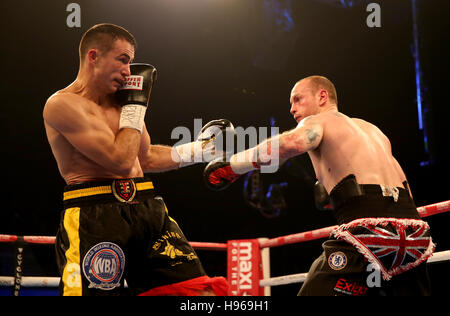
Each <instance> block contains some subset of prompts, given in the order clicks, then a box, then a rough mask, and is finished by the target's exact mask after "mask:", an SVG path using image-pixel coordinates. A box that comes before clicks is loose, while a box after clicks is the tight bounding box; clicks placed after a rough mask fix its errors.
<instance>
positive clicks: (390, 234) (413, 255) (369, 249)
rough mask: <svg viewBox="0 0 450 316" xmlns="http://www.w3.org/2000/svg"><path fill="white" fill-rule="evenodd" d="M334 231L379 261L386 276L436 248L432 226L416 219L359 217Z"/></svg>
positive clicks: (421, 259)
mask: <svg viewBox="0 0 450 316" xmlns="http://www.w3.org/2000/svg"><path fill="white" fill-rule="evenodd" d="M332 235H333V236H335V237H336V238H338V239H343V240H345V241H346V242H348V243H350V244H352V245H353V246H354V247H355V248H356V249H357V250H358V251H359V252H360V253H361V254H362V255H363V256H364V257H365V258H366V259H367V260H368V261H369V262H371V263H373V264H375V265H377V267H378V268H379V269H380V271H381V273H382V275H383V279H385V280H390V279H391V278H392V277H393V276H394V275H398V274H400V273H403V272H405V271H408V270H410V269H412V268H414V267H416V266H418V265H419V264H421V263H422V262H424V261H426V260H427V259H428V258H429V257H430V256H431V255H432V254H433V251H434V248H435V244H434V243H433V242H432V240H431V235H430V227H429V226H428V224H427V223H426V222H424V221H422V220H416V219H397V218H363V219H357V220H354V221H352V222H350V223H348V224H344V225H341V226H339V227H338V228H337V229H336V230H334V231H333V232H332Z"/></svg>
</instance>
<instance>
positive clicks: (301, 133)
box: [250, 117, 323, 165]
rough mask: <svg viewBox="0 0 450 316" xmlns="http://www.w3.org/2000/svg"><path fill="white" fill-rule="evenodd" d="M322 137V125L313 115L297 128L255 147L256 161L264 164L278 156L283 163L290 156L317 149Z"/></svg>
mask: <svg viewBox="0 0 450 316" xmlns="http://www.w3.org/2000/svg"><path fill="white" fill-rule="evenodd" d="M322 137H323V128H322V125H321V124H319V123H318V122H316V121H315V120H314V118H313V117H310V118H307V119H305V120H303V121H302V122H301V123H300V124H299V125H298V126H297V128H295V129H292V130H290V131H287V132H284V133H282V134H280V135H277V136H275V137H272V138H270V139H267V140H265V141H264V142H262V143H260V144H259V145H258V146H257V147H256V148H255V149H253V150H255V151H256V157H257V159H256V162H257V163H258V164H260V165H264V164H268V163H270V162H271V160H272V159H274V158H278V161H279V164H280V165H281V164H283V163H284V162H285V161H286V160H287V159H289V158H292V157H294V156H297V155H301V154H304V153H306V152H308V151H311V150H314V149H316V148H317V147H318V146H319V145H320V142H321V141H322ZM250 150H252V149H250Z"/></svg>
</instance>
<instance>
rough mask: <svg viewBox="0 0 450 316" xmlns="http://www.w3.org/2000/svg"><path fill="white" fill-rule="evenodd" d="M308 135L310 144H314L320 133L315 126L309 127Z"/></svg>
mask: <svg viewBox="0 0 450 316" xmlns="http://www.w3.org/2000/svg"><path fill="white" fill-rule="evenodd" d="M306 137H307V138H308V144H312V143H314V142H315V140H316V139H317V137H319V134H318V133H317V131H316V130H314V129H313V128H308V129H307V130H306Z"/></svg>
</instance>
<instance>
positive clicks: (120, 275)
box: [56, 178, 217, 295]
mask: <svg viewBox="0 0 450 316" xmlns="http://www.w3.org/2000/svg"><path fill="white" fill-rule="evenodd" d="M64 209H65V210H64V212H63V214H62V216H61V225H60V229H59V231H58V234H57V242H56V244H57V249H56V250H57V259H58V266H59V270H60V273H61V275H62V282H61V284H60V292H61V294H62V295H102V294H105V293H106V294H108V295H119V294H123V293H125V291H124V290H123V286H124V280H126V281H127V284H128V287H129V290H130V291H131V294H133V295H138V294H141V295H142V294H145V293H146V292H147V291H149V290H150V289H153V288H158V287H163V286H166V285H168V284H173V283H179V284H181V286H180V288H183V284H186V281H188V280H189V282H191V283H193V282H195V281H197V280H199V279H201V278H204V277H205V276H206V274H205V271H204V269H203V267H202V265H201V263H200V261H199V259H198V257H197V254H196V253H195V251H194V250H193V249H192V247H191V246H190V245H189V243H188V241H187V240H186V238H185V236H184V235H183V233H182V231H181V230H180V228H179V227H178V224H177V223H176V222H175V220H174V219H172V218H171V217H170V216H169V214H168V211H167V208H166V206H165V204H164V202H163V200H162V198H161V197H159V196H157V195H155V192H154V188H153V183H152V182H151V181H149V180H148V179H144V178H136V179H120V180H115V181H98V182H90V183H84V184H76V185H69V186H67V187H66V188H65V192H64ZM78 267H79V269H81V271H80V272H81V273H76V272H78V271H77V269H78ZM80 276H81V277H80ZM213 279H214V278H213ZM183 282H184V283H183ZM213 286H215V283H214V282H211V285H210V287H213ZM185 288H186V293H188V290H189V287H188V286H185ZM216 290H217V289H216Z"/></svg>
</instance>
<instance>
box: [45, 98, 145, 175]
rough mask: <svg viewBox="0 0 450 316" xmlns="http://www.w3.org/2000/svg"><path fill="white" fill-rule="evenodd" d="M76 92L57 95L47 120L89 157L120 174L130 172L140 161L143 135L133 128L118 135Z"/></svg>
mask: <svg viewBox="0 0 450 316" xmlns="http://www.w3.org/2000/svg"><path fill="white" fill-rule="evenodd" d="M83 102H86V101H85V100H84V99H83V98H81V97H80V96H77V95H75V94H64V95H54V96H52V97H50V98H49V100H48V101H47V103H46V105H45V107H44V112H43V116H44V121H45V123H46V124H48V125H49V126H51V127H52V128H54V129H56V130H57V131H58V132H59V133H60V134H62V135H63V136H64V137H65V138H66V139H67V141H68V142H70V143H71V144H72V146H73V147H74V148H75V149H76V150H78V151H79V152H80V153H81V154H83V155H85V156H86V157H87V158H89V159H91V160H92V161H94V162H96V163H97V164H99V165H101V166H103V167H104V168H107V169H109V170H111V171H113V172H115V173H118V174H121V173H123V174H128V172H129V170H130V169H131V168H132V167H133V165H134V164H135V162H136V158H137V154H138V150H139V142H140V138H141V134H140V133H139V132H138V131H137V130H135V129H130V128H123V129H121V130H120V131H119V132H118V133H117V134H116V135H115V134H114V133H113V132H112V130H111V129H110V128H109V126H108V125H107V123H106V122H104V121H102V120H100V119H99V118H97V117H96V116H95V115H92V114H91V113H89V112H88V111H86V110H85V107H83V104H82V103H83Z"/></svg>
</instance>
